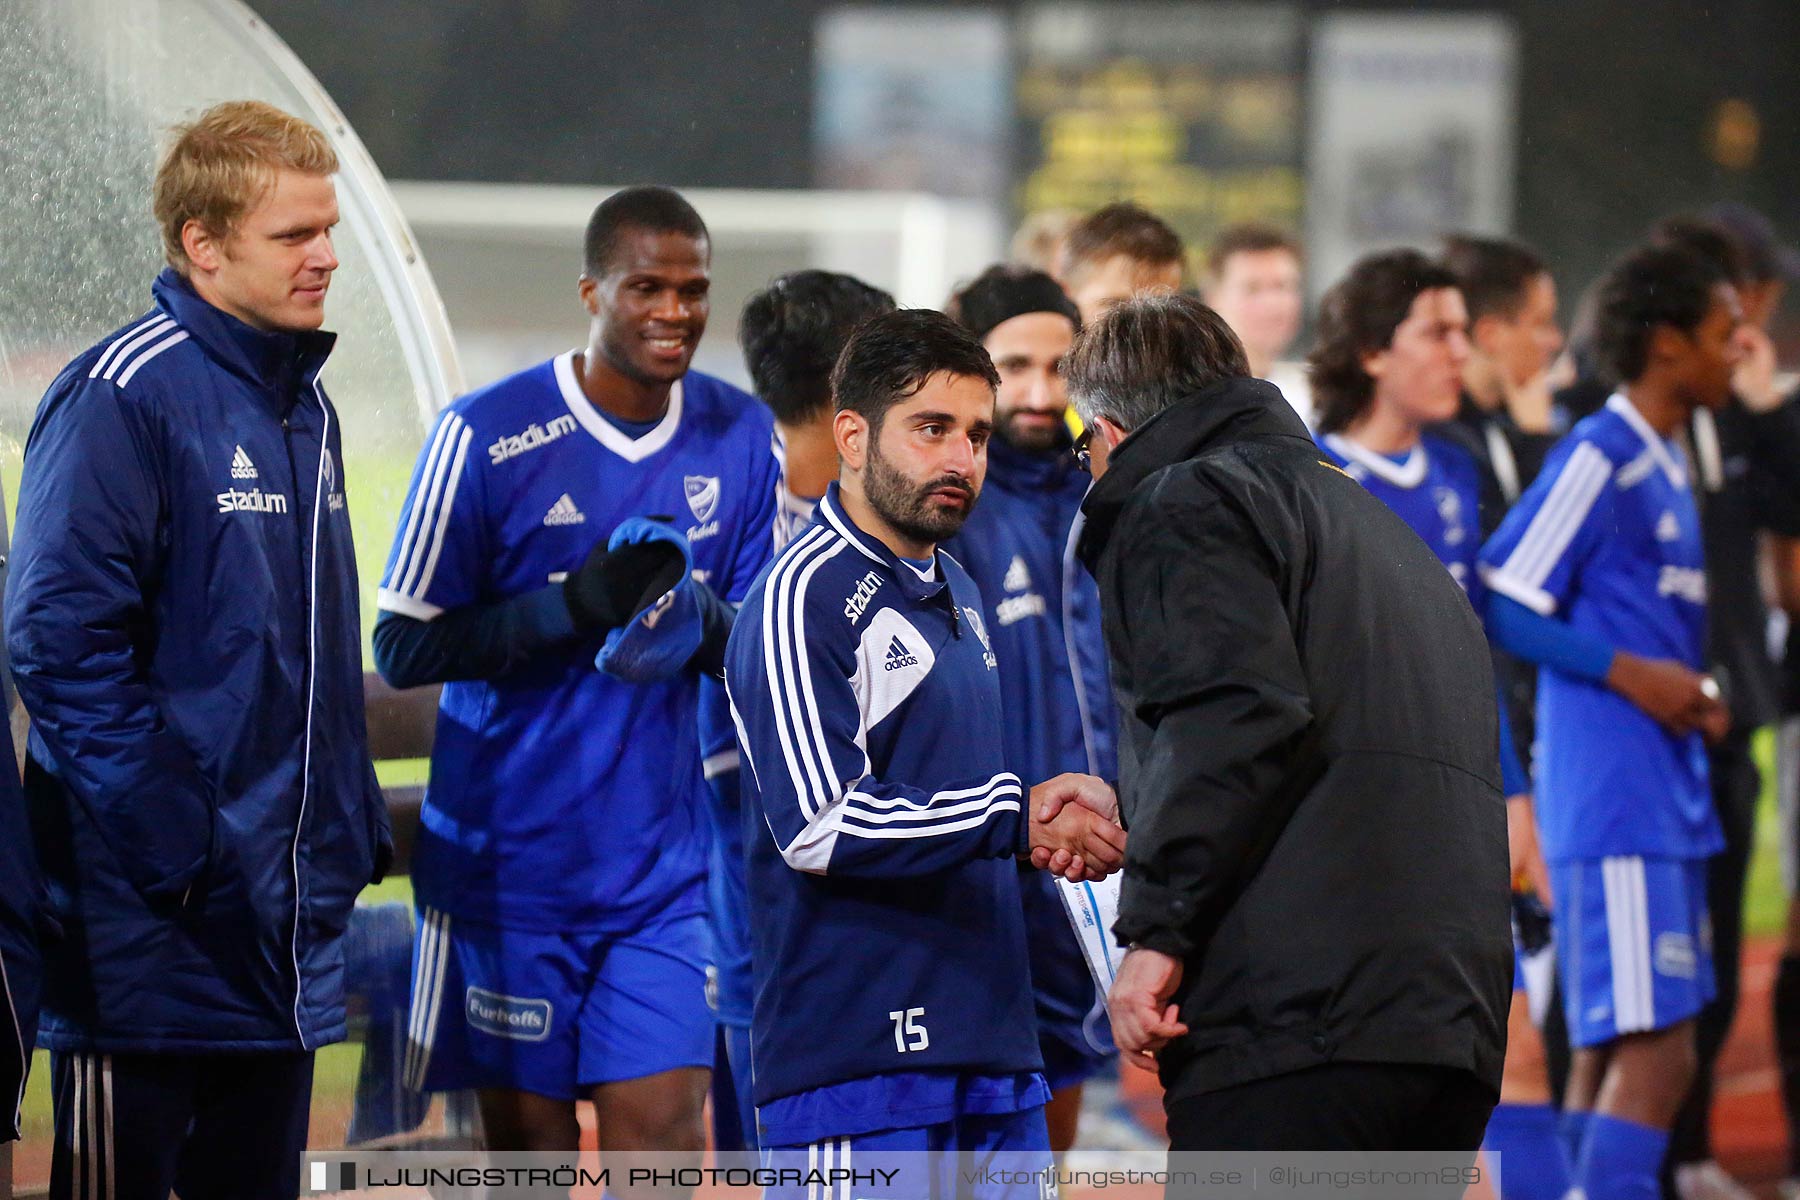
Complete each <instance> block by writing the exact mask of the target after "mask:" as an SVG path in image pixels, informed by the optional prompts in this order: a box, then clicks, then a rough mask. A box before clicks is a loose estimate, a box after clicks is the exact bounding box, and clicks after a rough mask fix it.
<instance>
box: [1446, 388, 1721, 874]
mask: <svg viewBox="0 0 1800 1200" xmlns="http://www.w3.org/2000/svg"><path fill="white" fill-rule="evenodd" d="M1481 563H1482V572H1483V575H1484V577H1485V579H1486V581H1487V585H1488V587H1490V588H1491V589H1493V590H1494V591H1496V592H1498V593H1500V594H1501V595H1503V596H1508V597H1510V598H1511V599H1513V600H1516V601H1518V602H1519V603H1520V604H1523V605H1525V606H1527V607H1528V608H1531V609H1533V610H1534V611H1536V612H1538V613H1541V614H1543V615H1545V616H1554V617H1556V618H1558V619H1559V620H1563V621H1567V622H1568V623H1569V624H1570V625H1572V626H1574V627H1575V628H1576V629H1579V630H1581V631H1583V632H1585V633H1588V634H1591V635H1593V636H1594V637H1596V638H1599V639H1601V640H1603V641H1605V642H1606V643H1608V644H1610V645H1613V646H1616V647H1618V648H1619V649H1622V650H1628V651H1630V652H1631V653H1633V654H1639V655H1643V656H1645V657H1647V658H1671V659H1677V660H1679V661H1681V662H1683V663H1686V664H1687V665H1688V666H1690V667H1692V668H1693V669H1695V670H1697V671H1698V670H1704V669H1705V665H1706V659H1705V647H1706V563H1705V558H1704V554H1703V551H1702V548H1701V540H1700V515H1699V512H1698V510H1697V509H1696V508H1695V506H1694V497H1693V492H1692V490H1691V489H1690V487H1689V483H1688V475H1687V470H1686V468H1685V467H1684V465H1683V460H1682V455H1681V451H1680V449H1679V448H1678V447H1677V446H1676V445H1675V444H1674V443H1672V442H1669V441H1666V440H1665V439H1663V438H1662V437H1660V436H1659V435H1658V434H1657V433H1656V431H1655V430H1654V429H1652V428H1651V427H1650V424H1649V422H1647V421H1645V420H1644V418H1643V416H1642V415H1641V414H1640V413H1639V412H1638V411H1637V409H1636V408H1635V407H1633V406H1632V404H1631V402H1630V401H1628V400H1626V399H1625V398H1624V397H1623V396H1614V397H1613V398H1612V399H1611V400H1608V401H1607V403H1606V407H1605V408H1604V409H1602V410H1601V411H1599V412H1597V413H1595V414H1594V415H1593V416H1591V417H1589V418H1587V419H1586V420H1584V421H1582V422H1581V423H1580V424H1578V425H1577V426H1576V427H1575V428H1574V429H1573V430H1572V431H1571V432H1570V434H1569V436H1568V437H1567V438H1565V439H1563V441H1561V442H1560V443H1558V444H1557V446H1556V448H1555V449H1554V450H1552V451H1551V453H1550V457H1549V459H1548V461H1547V462H1546V463H1545V464H1544V470H1543V472H1542V473H1541V474H1539V476H1538V477H1537V479H1536V481H1535V482H1533V484H1532V485H1531V487H1530V488H1529V489H1528V490H1527V491H1526V493H1525V494H1524V495H1523V496H1521V497H1520V498H1519V502H1518V504H1517V505H1516V506H1515V507H1514V508H1513V510H1512V512H1510V513H1508V514H1507V517H1506V519H1505V520H1504V521H1502V522H1501V524H1500V528H1499V529H1497V530H1496V531H1495V532H1494V536H1493V537H1492V538H1490V539H1489V540H1488V543H1487V545H1486V546H1484V547H1483V548H1482V552H1481ZM1537 725H1538V742H1539V752H1538V764H1539V765H1538V802H1537V815H1538V823H1539V825H1540V826H1541V827H1542V834H1543V846H1544V853H1545V855H1546V857H1548V858H1550V859H1552V860H1557V861H1563V860H1569V859H1577V858H1603V857H1608V856H1614V855H1633V854H1636V855H1648V856H1660V857H1667V858H1696V857H1704V856H1706V855H1710V854H1713V853H1715V852H1716V851H1718V850H1719V849H1720V848H1721V847H1722V846H1723V845H1724V841H1723V838H1722V837H1721V835H1720V831H1719V823H1718V819H1717V817H1716V816H1715V815H1714V812H1713V803H1712V794H1711V791H1710V788H1709V785H1708V780H1707V765H1706V747H1705V745H1704V744H1703V743H1702V741H1701V738H1700V735H1699V734H1698V733H1693V734H1688V735H1687V736H1685V737H1675V736H1673V735H1671V734H1669V733H1667V732H1665V731H1664V729H1663V728H1662V726H1660V725H1658V724H1657V723H1656V722H1655V721H1654V720H1653V719H1651V718H1650V717H1649V716H1648V715H1646V714H1645V713H1644V712H1642V711H1641V710H1640V709H1638V708H1637V706H1636V705H1634V704H1632V703H1631V702H1630V701H1629V700H1627V699H1625V698H1624V697H1623V696H1621V695H1619V694H1618V693H1616V692H1614V691H1613V690H1612V689H1610V688H1608V687H1606V686H1605V685H1604V684H1601V683H1592V682H1589V681H1587V680H1584V679H1577V678H1574V677H1573V676H1569V675H1565V674H1563V673H1561V672H1559V671H1556V670H1553V669H1551V668H1544V669H1543V670H1541V671H1540V672H1539V684H1538V709H1537Z"/></svg>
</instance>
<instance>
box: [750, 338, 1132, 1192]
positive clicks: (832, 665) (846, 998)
mask: <svg viewBox="0 0 1800 1200" xmlns="http://www.w3.org/2000/svg"><path fill="white" fill-rule="evenodd" d="M832 382H833V392H834V396H835V400H836V404H837V413H836V416H835V417H834V419H833V428H834V433H835V441H836V446H837V450H838V456H839V458H840V460H841V461H842V468H841V473H840V476H839V479H838V482H836V483H834V484H833V485H832V486H831V488H830V490H829V491H828V492H827V493H826V495H825V497H824V499H823V500H821V501H820V503H819V508H818V511H817V513H816V514H815V516H814V520H813V524H812V526H811V527H810V528H809V529H808V530H807V531H806V532H805V533H804V534H803V535H802V536H801V537H800V538H799V539H798V540H797V541H795V542H794V543H793V544H791V545H790V546H789V547H788V548H787V549H786V550H785V551H783V553H782V554H781V556H780V557H778V558H777V559H776V561H775V563H774V565H773V566H772V567H771V568H770V569H769V571H768V572H767V573H766V574H765V576H764V578H763V579H762V580H760V581H759V582H758V583H757V585H756V586H755V587H754V588H753V589H752V591H751V594H750V596H749V597H748V598H747V599H746V600H745V603H744V608H743V611H742V613H741V614H740V615H739V619H738V624H737V626H736V628H735V629H734V631H733V636H732V639H731V643H730V647H729V650H728V653H727V664H728V666H727V675H726V682H727V685H728V687H729V690H730V694H731V701H732V715H733V717H734V718H735V719H736V721H737V725H738V731H739V747H740V750H741V751H742V752H743V755H744V767H745V771H744V775H743V786H744V795H745V812H744V833H745V840H746V843H747V845H748V847H749V863H748V875H749V884H750V898H751V902H752V905H753V910H754V911H755V912H756V913H757V914H758V919H757V921H756V922H755V923H754V924H753V926H752V936H753V938H754V943H755V954H754V959H753V966H754V971H755V978H756V1002H755V1018H754V1033H753V1040H752V1051H753V1057H754V1062H755V1084H756V1087H755V1091H756V1101H757V1105H758V1114H757V1115H758V1121H759V1126H760V1129H761V1134H762V1138H761V1141H762V1152H763V1156H764V1160H765V1162H766V1163H768V1164H769V1165H772V1166H791V1165H799V1166H806V1165H808V1164H809V1163H811V1164H813V1165H817V1164H818V1163H820V1162H821V1161H823V1162H824V1163H825V1165H827V1166H829V1165H831V1164H832V1163H836V1164H838V1165H840V1166H851V1167H854V1166H856V1165H857V1164H861V1165H862V1166H865V1167H866V1166H870V1165H873V1164H875V1163H880V1162H883V1161H889V1162H893V1161H900V1162H903V1163H910V1167H911V1170H912V1172H917V1171H918V1170H920V1169H929V1168H926V1165H925V1163H924V1161H923V1160H922V1156H921V1157H911V1156H912V1155H916V1154H918V1153H919V1152H924V1151H932V1150H938V1151H964V1152H967V1154H968V1155H969V1156H970V1157H967V1158H965V1159H963V1160H962V1161H961V1162H958V1160H957V1158H956V1156H954V1155H951V1156H949V1157H948V1158H947V1159H939V1160H937V1161H936V1162H935V1164H934V1165H935V1167H936V1168H937V1169H938V1170H939V1171H941V1172H942V1174H941V1175H937V1174H934V1175H933V1176H932V1178H931V1179H929V1180H924V1179H921V1178H920V1177H919V1176H918V1174H916V1173H910V1174H906V1175H903V1176H902V1177H901V1178H900V1179H899V1180H898V1181H896V1182H895V1183H894V1185H893V1186H892V1187H879V1186H875V1187H859V1188H858V1189H857V1191H856V1194H857V1195H859V1196H861V1195H871V1196H888V1195H892V1196H907V1197H916V1196H920V1195H937V1194H945V1195H967V1194H971V1189H969V1185H968V1184H967V1183H966V1182H964V1183H963V1185H962V1189H963V1190H960V1191H959V1190H957V1179H956V1178H955V1173H956V1172H957V1170H958V1168H959V1167H962V1168H968V1167H970V1166H977V1165H980V1164H981V1163H990V1164H1004V1165H1006V1166H1008V1167H1011V1168H1015V1169H1023V1170H1042V1169H1046V1168H1048V1167H1049V1166H1050V1161H1051V1160H1050V1154H1049V1143H1048V1136H1047V1131H1046V1128H1045V1125H1044V1117H1043V1105H1044V1103H1045V1101H1047V1100H1048V1099H1049V1089H1048V1088H1047V1086H1046V1085H1045V1083H1044V1079H1043V1076H1042V1074H1041V1069H1042V1063H1041V1059H1040V1056H1039V1053H1038V1045H1037V1036H1036V1023H1035V1021H1034V1019H1033V1007H1032V999H1031V980H1030V970H1029V967H1028V965H1027V960H1026V945H1025V929H1024V916H1023V910H1022V907H1021V901H1020V898H1019V888H1018V869H1017V867H1016V866H1015V863H1014V860H1015V859H1016V858H1018V857H1020V856H1023V855H1027V854H1029V855H1030V856H1031V857H1032V859H1033V860H1034V862H1036V863H1037V864H1038V865H1049V866H1051V867H1052V868H1053V869H1058V870H1065V871H1067V872H1068V873H1070V874H1074V875H1078V876H1079V875H1082V874H1083V873H1084V871H1088V870H1089V869H1090V868H1093V869H1094V870H1093V872H1092V873H1095V874H1098V873H1104V872H1105V871H1110V870H1113V869H1116V867H1117V865H1118V862H1119V861H1120V859H1121V857H1122V852H1123V844H1124V835H1123V831H1122V830H1119V829H1118V828H1117V826H1116V825H1114V824H1113V823H1112V820H1111V816H1112V806H1113V804H1114V803H1115V801H1114V798H1113V796H1112V793H1111V789H1109V788H1107V787H1106V786H1105V785H1104V784H1102V783H1100V781H1098V780H1096V779H1093V778H1091V777H1087V776H1061V777H1058V778H1057V779H1055V780H1051V781H1049V782H1047V783H1044V784H1040V785H1039V786H1037V787H1035V788H1032V789H1030V792H1029V794H1028V793H1027V790H1026V788H1025V785H1024V784H1023V783H1022V781H1021V780H1020V778H1019V776H1018V774H1017V773H1016V772H1014V771H1012V770H1010V769H1009V767H1008V763H1007V760H1006V755H1005V751H1004V749H1003V745H1004V734H1003V724H1002V719H1001V712H1000V690H999V683H998V678H997V672H996V664H995V657H994V653H993V647H992V644H991V642H990V640H989V634H988V632H987V629H986V622H985V620H984V619H983V617H982V614H981V599H980V596H979V595H978V593H977V592H976V591H975V587H974V584H973V583H972V582H971V581H970V579H969V577H968V575H967V574H966V573H965V572H964V571H963V570H962V568H961V567H960V566H959V565H958V564H957V563H956V561H955V559H954V558H952V557H950V556H949V555H947V554H943V553H940V552H938V550H937V546H938V544H939V543H940V542H942V541H943V540H945V539H946V538H948V537H950V536H952V535H953V534H955V533H956V531H957V530H958V529H959V528H960V527H961V526H962V524H963V521H964V520H965V518H966V517H967V515H968V512H969V510H970V509H971V508H972V507H973V505H974V504H975V501H976V498H977V496H978V495H979V493H980V491H981V486H982V480H983V477H984V475H985V473H986V448H987V441H988V436H989V434H990V432H991V430H992V422H993V403H994V400H993V397H994V387H995V385H996V383H997V382H998V380H997V377H996V375H995V374H994V369H993V366H992V364H991V363H990V361H989V360H988V357H987V355H986V353H985V352H984V351H983V350H982V348H981V346H980V345H979V344H978V343H977V342H975V340H974V339H973V338H972V337H970V336H969V334H968V333H967V332H966V331H965V330H963V329H961V328H960V327H959V326H957V325H956V324H955V323H954V322H952V321H951V320H949V318H947V317H945V316H943V315H942V314H940V313H932V312H925V311H921V310H901V311H899V312H894V313H889V314H886V315H883V316H880V317H876V318H873V319H871V320H869V321H867V322H866V323H864V324H863V325H862V326H860V327H859V328H858V329H857V331H856V333H855V334H853V335H852V337H851V339H850V342H849V344H848V345H847V346H846V347H845V349H844V352H843V355H842V357H841V358H840V359H839V361H838V365H837V368H836V371H835V373H834V375H833V381H832ZM1064 801H1074V802H1072V803H1066V804H1065V803H1064ZM1096 810H1104V812H1105V813H1106V815H1100V812H1098V811H1096ZM892 1156H900V1157H899V1159H897V1160H896V1159H895V1158H894V1157H892ZM972 1190H973V1193H974V1194H979V1195H986V1194H1021V1195H1030V1196H1033V1197H1036V1196H1037V1195H1038V1194H1039V1191H1038V1187H1037V1183H1036V1182H1035V1181H1034V1182H1033V1183H1032V1184H1030V1185H1029V1186H1028V1187H1019V1188H1016V1189H1013V1190H1011V1191H1006V1190H1004V1189H1003V1190H1002V1191H1000V1192H988V1191H986V1190H984V1189H981V1188H979V1187H977V1188H974V1189H972ZM774 1194H776V1193H774V1192H771V1195H774ZM795 1194H799V1193H795Z"/></svg>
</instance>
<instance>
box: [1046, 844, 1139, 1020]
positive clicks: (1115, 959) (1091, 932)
mask: <svg viewBox="0 0 1800 1200" xmlns="http://www.w3.org/2000/svg"><path fill="white" fill-rule="evenodd" d="M1124 879H1125V874H1124V872H1122V871H1114V872H1113V873H1112V874H1111V875H1108V876H1107V877H1106V878H1105V879H1102V880H1101V881H1100V882H1099V883H1070V882H1069V881H1068V880H1066V879H1064V878H1062V877H1061V876H1058V877H1057V880H1056V890H1057V894H1058V895H1060V896H1061V897H1062V902H1063V907H1064V908H1065V909H1067V910H1068V913H1069V924H1071V925H1073V926H1074V927H1075V940H1076V941H1078V942H1080V943H1081V953H1082V956H1083V957H1084V958H1086V959H1087V965H1088V970H1090V971H1092V972H1093V973H1094V985H1095V986H1096V987H1098V988H1099V989H1100V994H1101V995H1102V996H1104V995H1106V993H1107V992H1108V991H1110V990H1111V989H1112V983H1113V976H1115V975H1117V974H1118V971H1119V960H1120V959H1121V958H1124V957H1125V948H1124V947H1123V946H1120V945H1118V944H1117V943H1116V942H1115V941H1113V935H1112V927H1113V921H1114V920H1115V919H1117V917H1118V915H1119V885H1120V884H1121V883H1122V882H1123V881H1124Z"/></svg>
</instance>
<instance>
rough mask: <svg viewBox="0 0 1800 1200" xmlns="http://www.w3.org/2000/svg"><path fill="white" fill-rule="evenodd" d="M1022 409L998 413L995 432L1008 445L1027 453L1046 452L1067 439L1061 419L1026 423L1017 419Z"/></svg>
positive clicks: (1066, 432)
mask: <svg viewBox="0 0 1800 1200" xmlns="http://www.w3.org/2000/svg"><path fill="white" fill-rule="evenodd" d="M1022 411H1023V410H1021V409H1010V410H1008V411H1007V412H1004V413H1002V414H1000V419H999V423H998V425H997V426H996V427H995V432H997V433H998V434H999V435H1000V436H1001V437H1003V438H1005V439H1006V442H1007V444H1008V445H1010V446H1013V447H1015V448H1016V449H1019V450H1023V451H1025V452H1026V453H1028V454H1047V453H1049V452H1050V451H1052V450H1055V449H1058V448H1059V447H1060V446H1061V445H1063V443H1065V442H1066V441H1067V440H1068V436H1069V435H1068V429H1067V427H1066V426H1065V425H1064V424H1063V423H1062V421H1061V420H1058V421H1057V422H1056V423H1055V424H1054V425H1036V424H1028V423H1024V422H1021V421H1020V420H1019V417H1020V414H1021V412H1022Z"/></svg>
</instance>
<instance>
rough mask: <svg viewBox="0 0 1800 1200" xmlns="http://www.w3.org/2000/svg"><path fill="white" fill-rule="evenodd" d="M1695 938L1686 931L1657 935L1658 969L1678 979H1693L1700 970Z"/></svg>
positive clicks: (1658, 971) (1660, 972)
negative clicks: (1695, 949)
mask: <svg viewBox="0 0 1800 1200" xmlns="http://www.w3.org/2000/svg"><path fill="white" fill-rule="evenodd" d="M1697 963H1698V960H1697V958H1696V956H1695V954H1694V942H1693V939H1692V938H1690V937H1688V935H1687V934H1685V933H1673V932H1671V933H1659V934H1657V935H1656V971H1657V974H1659V975H1669V976H1673V977H1674V978H1676V979H1692V978H1693V977H1694V973H1695V971H1696V970H1698V965H1697Z"/></svg>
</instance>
